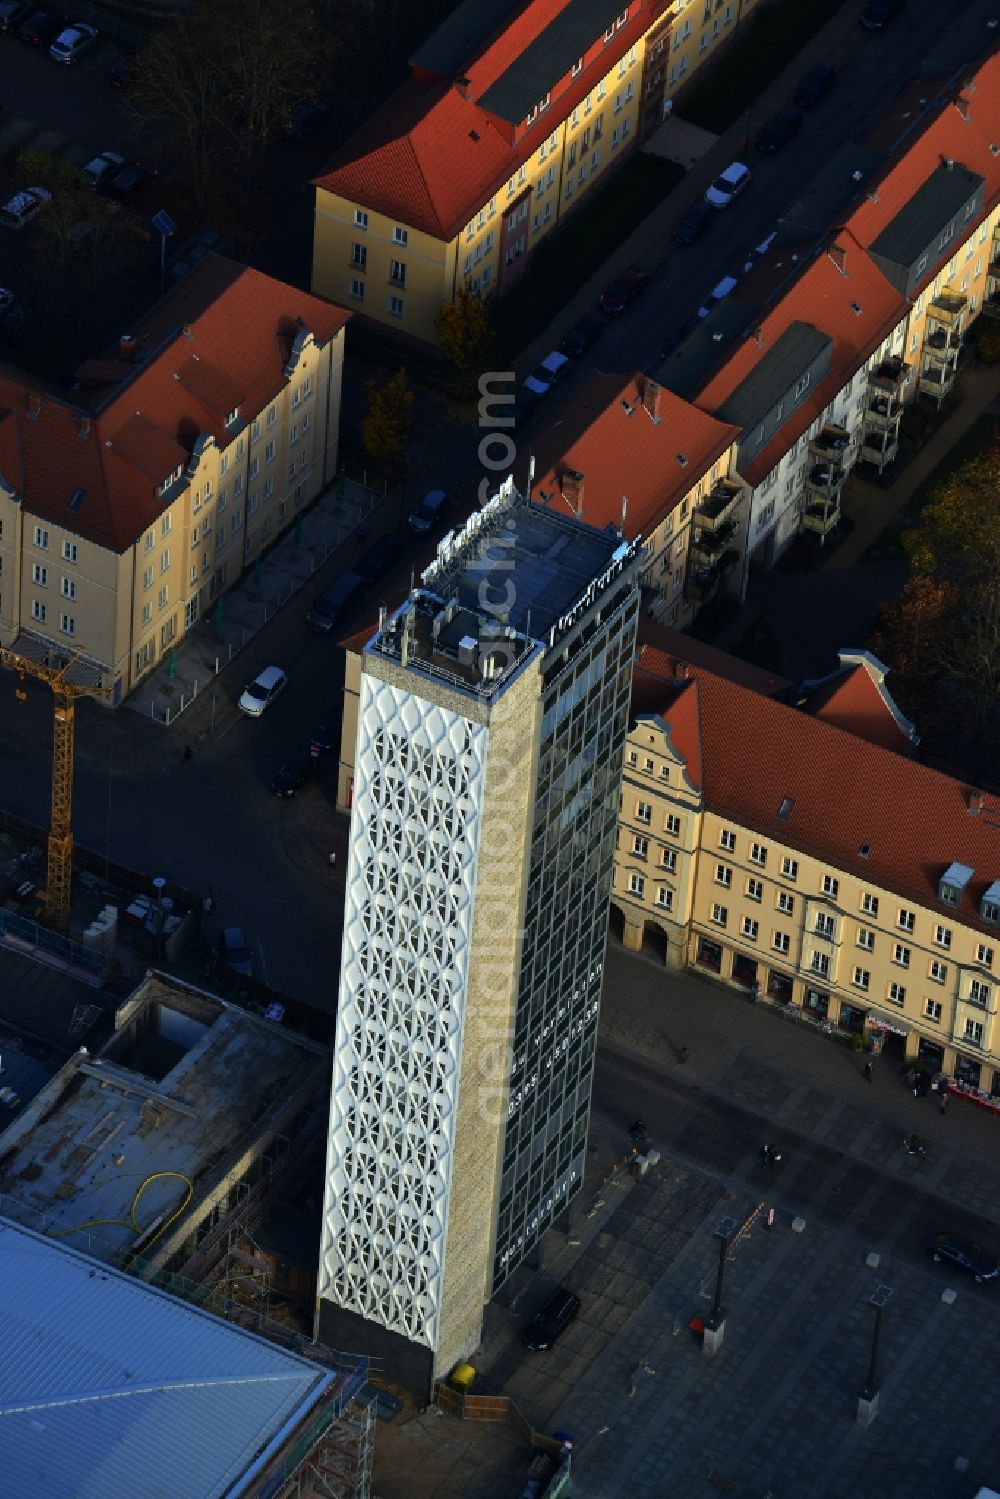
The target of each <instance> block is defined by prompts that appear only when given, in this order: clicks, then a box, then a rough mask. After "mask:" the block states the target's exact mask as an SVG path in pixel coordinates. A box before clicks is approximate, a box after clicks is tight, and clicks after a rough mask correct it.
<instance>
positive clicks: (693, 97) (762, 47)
mask: <svg viewBox="0 0 1000 1499" xmlns="http://www.w3.org/2000/svg"><path fill="white" fill-rule="evenodd" d="M843 3H844V0H774V3H773V4H771V5H767V6H766V7H765V8H763V9H761V10H760V11H758V13H757V14H756V15H755V16H753V17H751V18H750V19H749V20H747V21H745V22H744V23H743V24H742V25H741V26H740V29H739V32H738V33H737V37H736V40H735V41H734V42H733V44H732V45H731V46H730V48H729V50H728V51H727V52H726V53H725V54H724V55H723V56H722V57H720V58H719V60H718V62H716V63H714V64H710V65H709V66H708V68H707V69H706V73H705V77H704V78H703V79H702V80H701V81H700V82H698V83H696V84H694V86H693V87H692V89H691V92H690V93H689V94H685V95H683V96H682V98H681V100H680V102H679V104H678V106H677V113H678V115H679V116H680V118H681V119H682V120H690V121H691V123H692V125H700V126H701V127H702V129H703V130H711V131H713V132H714V133H715V134H716V135H721V134H722V132H723V131H724V130H728V129H729V127H730V125H732V123H733V121H734V120H738V119H739V117H740V115H741V114H745V113H746V112H747V110H748V109H749V108H750V106H751V105H752V104H753V101H754V100H755V99H756V98H757V97H758V95H759V94H761V93H763V91H764V89H765V88H766V87H767V85H768V84H769V83H770V82H771V81H772V79H774V78H777V76H778V74H779V73H780V72H782V71H783V69H784V68H786V67H787V66H788V64H789V63H790V62H791V61H792V59H793V58H794V57H795V55H796V53H798V52H800V51H801V50H802V48H803V47H804V46H805V44H806V42H808V41H809V40H810V38H811V37H813V36H815V34H816V32H817V31H818V30H819V29H820V27H821V26H822V25H823V24H824V23H825V22H826V21H828V20H829V19H830V17H831V16H832V15H833V14H834V13H835V12H836V11H837V10H839V9H840V6H841V5H843ZM802 71H803V74H805V73H806V72H808V69H807V68H803V70H802ZM757 123H758V125H762V124H763V123H764V122H763V120H758V121H757Z"/></svg>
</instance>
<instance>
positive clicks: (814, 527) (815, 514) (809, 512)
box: [800, 499, 840, 539]
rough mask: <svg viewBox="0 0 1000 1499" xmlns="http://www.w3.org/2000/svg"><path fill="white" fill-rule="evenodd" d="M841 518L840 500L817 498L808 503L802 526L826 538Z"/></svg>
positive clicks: (805, 529) (802, 517)
mask: <svg viewBox="0 0 1000 1499" xmlns="http://www.w3.org/2000/svg"><path fill="white" fill-rule="evenodd" d="M839 520H840V500H839V499H836V500H817V501H815V502H814V503H813V504H811V505H807V506H806V508H805V509H804V510H803V512H802V516H801V520H800V523H801V526H802V529H803V530H804V531H815V532H816V534H817V535H818V536H819V537H820V538H822V539H825V538H826V537H827V536H828V535H829V534H830V532H831V531H832V530H833V528H834V526H835V525H836V524H837V522H838V521H839Z"/></svg>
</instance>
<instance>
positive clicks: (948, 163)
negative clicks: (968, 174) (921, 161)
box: [938, 156, 955, 172]
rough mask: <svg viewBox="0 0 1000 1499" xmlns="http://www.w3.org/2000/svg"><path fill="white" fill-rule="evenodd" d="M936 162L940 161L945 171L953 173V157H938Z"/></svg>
mask: <svg viewBox="0 0 1000 1499" xmlns="http://www.w3.org/2000/svg"><path fill="white" fill-rule="evenodd" d="M938 160H939V161H940V163H941V165H942V166H943V167H944V168H945V170H946V171H948V172H953V171H954V170H955V159H954V157H952V156H939V157H938Z"/></svg>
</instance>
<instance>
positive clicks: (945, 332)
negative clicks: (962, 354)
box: [921, 328, 962, 364]
mask: <svg viewBox="0 0 1000 1499" xmlns="http://www.w3.org/2000/svg"><path fill="white" fill-rule="evenodd" d="M961 347H962V335H961V334H960V333H956V332H955V331H954V330H953V329H950V328H935V329H934V331H933V332H932V333H929V334H928V335H927V337H926V338H925V339H924V346H923V349H922V350H921V353H922V355H923V357H924V359H925V361H926V360H928V359H931V360H933V361H934V363H935V364H945V363H949V362H954V361H955V360H956V359H957V358H958V355H959V350H960V349H961Z"/></svg>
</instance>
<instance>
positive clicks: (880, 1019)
mask: <svg viewBox="0 0 1000 1499" xmlns="http://www.w3.org/2000/svg"><path fill="white" fill-rule="evenodd" d="M865 1019H866V1020H867V1021H868V1024H869V1025H870V1026H872V1027H873V1029H875V1030H877V1031H892V1033H893V1035H894V1036H908V1035H909V1034H910V1031H911V1030H912V1029H913V1027H912V1026H911V1025H907V1023H906V1021H905V1020H904V1019H903V1017H902V1016H901V1015H886V1014H884V1012H883V1011H882V1010H869V1011H868V1014H867V1015H866V1016H865Z"/></svg>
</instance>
